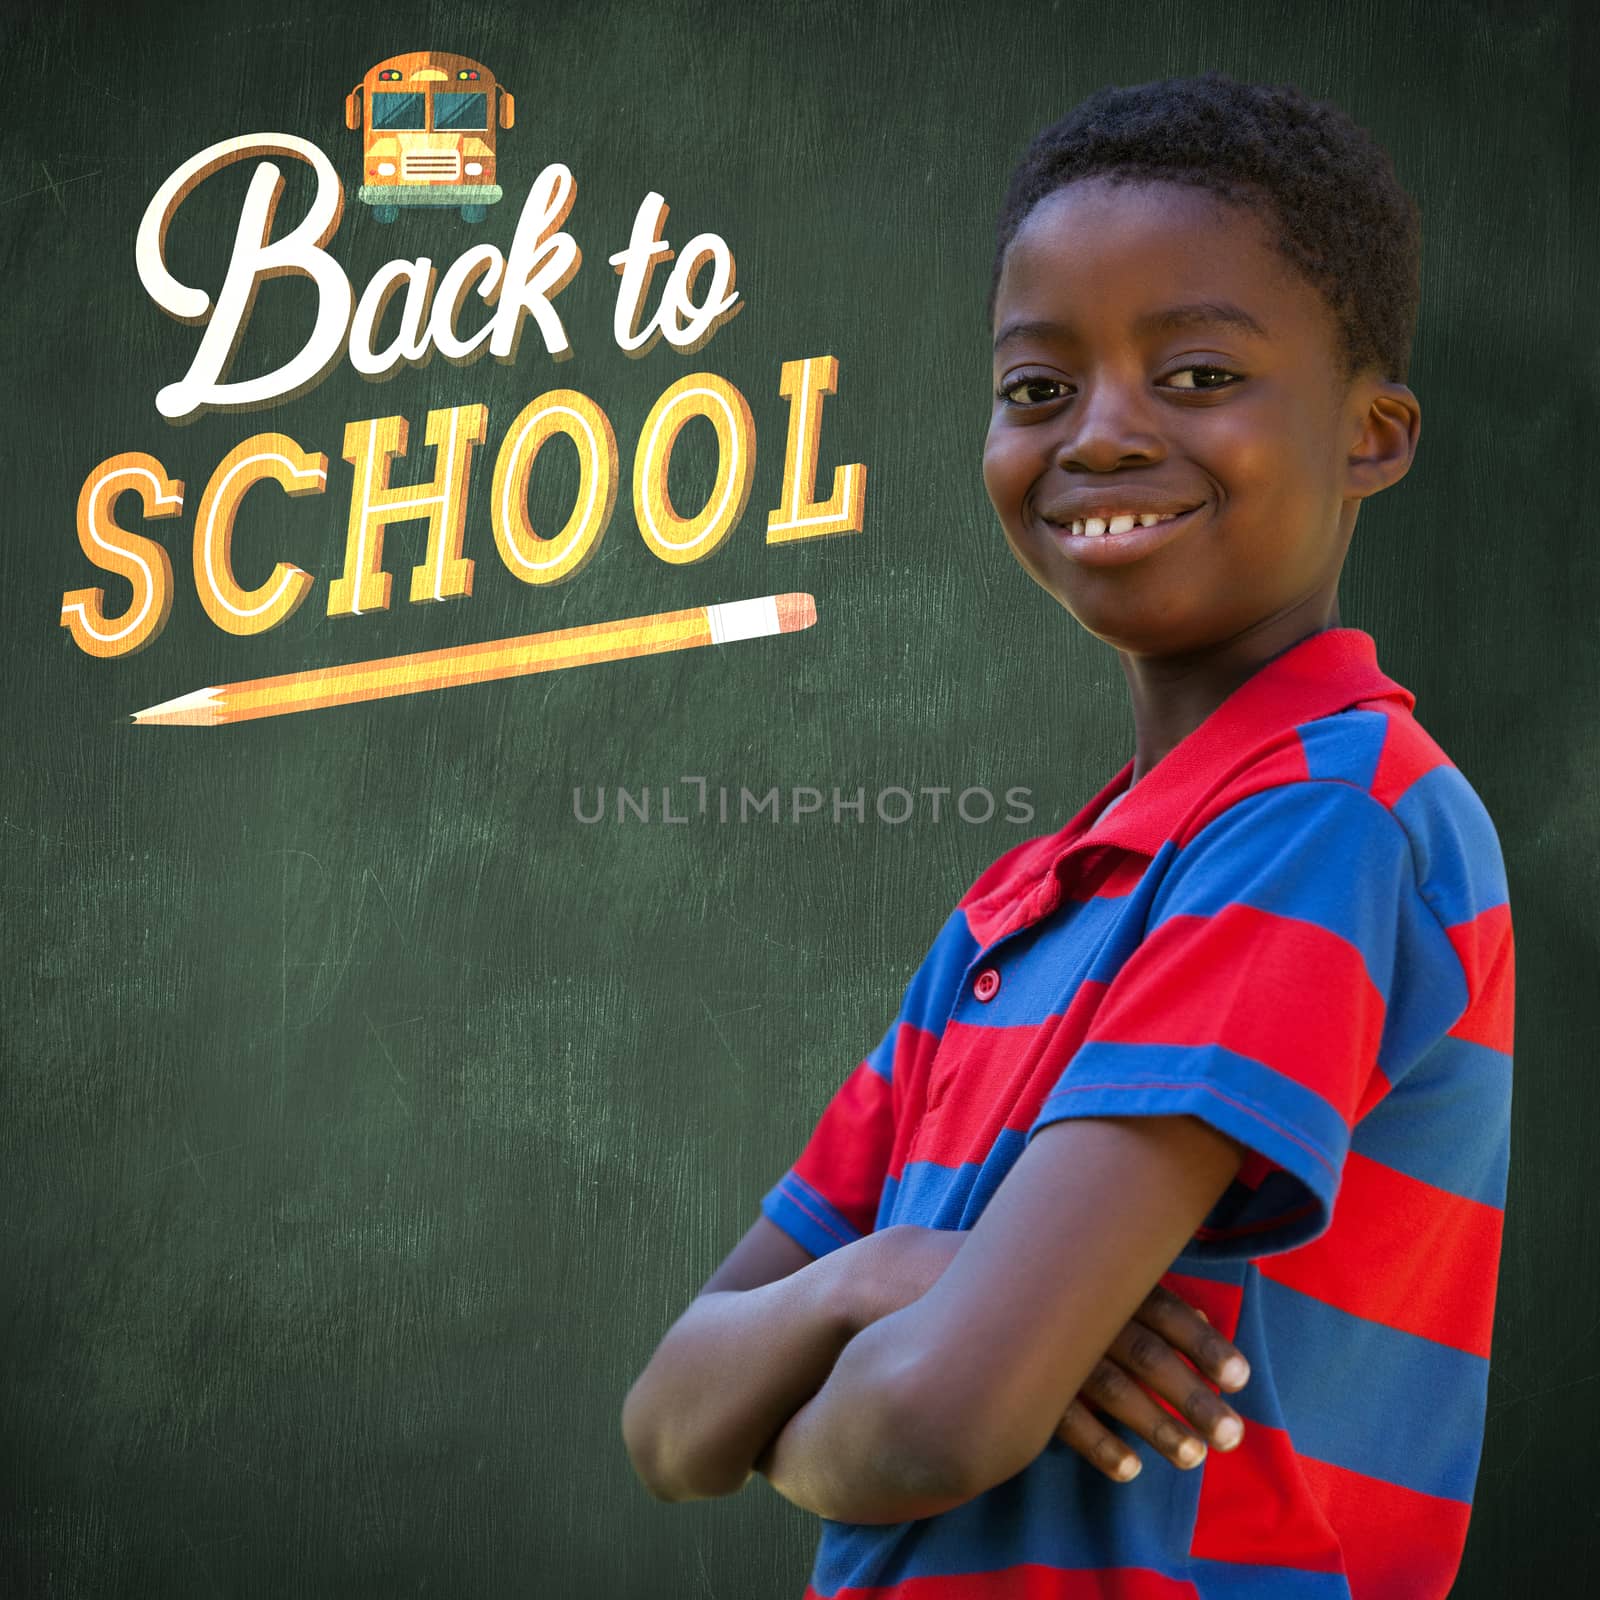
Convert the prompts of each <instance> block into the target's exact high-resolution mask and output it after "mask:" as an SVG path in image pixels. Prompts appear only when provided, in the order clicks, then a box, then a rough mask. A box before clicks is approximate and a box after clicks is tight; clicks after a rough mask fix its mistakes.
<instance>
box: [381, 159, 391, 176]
mask: <svg viewBox="0 0 1600 1600" xmlns="http://www.w3.org/2000/svg"><path fill="white" fill-rule="evenodd" d="M378 176H379V177H380V178H392V177H393V176H394V162H392V161H380V162H379V163H378Z"/></svg>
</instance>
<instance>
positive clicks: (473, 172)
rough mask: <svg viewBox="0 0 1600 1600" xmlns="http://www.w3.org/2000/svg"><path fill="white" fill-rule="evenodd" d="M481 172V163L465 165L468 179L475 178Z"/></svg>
mask: <svg viewBox="0 0 1600 1600" xmlns="http://www.w3.org/2000/svg"><path fill="white" fill-rule="evenodd" d="M482 171H483V163H482V162H481V161H469V162H468V163H467V166H466V173H467V176H468V177H469V178H476V177H477V176H478V174H479V173H481V172H482Z"/></svg>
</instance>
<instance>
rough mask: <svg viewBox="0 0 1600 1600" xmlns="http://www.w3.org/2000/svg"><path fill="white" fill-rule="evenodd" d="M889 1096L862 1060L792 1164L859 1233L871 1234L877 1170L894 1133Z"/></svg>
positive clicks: (878, 1193)
mask: <svg viewBox="0 0 1600 1600" xmlns="http://www.w3.org/2000/svg"><path fill="white" fill-rule="evenodd" d="M892 1098H893V1096H892V1091H891V1090H890V1087H889V1085H888V1084H887V1083H885V1082H884V1081H883V1079H882V1078H880V1077H879V1076H878V1074H877V1073H876V1072H874V1071H873V1070H872V1068H871V1067H870V1066H869V1065H868V1064H867V1063H866V1062H865V1061H863V1062H862V1063H861V1064H860V1065H859V1066H858V1067H857V1068H856V1069H855V1071H854V1072H852V1073H851V1074H850V1076H849V1077H848V1078H846V1079H845V1081H844V1082H843V1083H842V1084H841V1085H840V1086H839V1090H838V1092H837V1093H836V1094H835V1095H834V1097H833V1098H832V1100H830V1101H829V1102H828V1105H827V1108H826V1109H825V1110H824V1111H823V1113H822V1115H821V1117H819V1118H818V1120H817V1125H816V1130H815V1132H814V1133H813V1134H812V1136H811V1138H810V1139H809V1140H808V1141H807V1143H806V1147H805V1149H804V1150H803V1151H802V1152H801V1154H800V1159H799V1160H798V1161H796V1162H795V1164H794V1172H795V1175H796V1176H797V1177H799V1178H801V1179H803V1180H804V1181H805V1182H806V1183H807V1184H809V1185H810V1187H811V1188H813V1189H815V1190H816V1191H817V1193H818V1194H820V1195H822V1196H823V1197H824V1198H825V1199H826V1200H827V1201H828V1202H829V1203H830V1204H831V1205H832V1206H833V1208H834V1209H835V1210H836V1211H838V1212H839V1213H840V1214H841V1215H842V1216H844V1217H845V1218H846V1219H847V1220H848V1221H849V1222H850V1224H851V1226H852V1227H853V1228H855V1230H856V1231H857V1232H858V1233H870V1232H871V1231H872V1225H873V1223H874V1221H876V1219H877V1215H878V1202H879V1199H880V1198H881V1196H882V1183H881V1181H880V1179H879V1176H878V1175H879V1174H880V1173H882V1171H883V1169H884V1165H885V1163H886V1162H887V1161H888V1159H889V1147H890V1142H891V1141H892V1140H893V1138H894V1114H893V1107H892ZM796 1203H797V1204H798V1202H796Z"/></svg>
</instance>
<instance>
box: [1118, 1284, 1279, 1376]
mask: <svg viewBox="0 0 1600 1600" xmlns="http://www.w3.org/2000/svg"><path fill="white" fill-rule="evenodd" d="M1134 1316H1135V1318H1136V1319H1137V1320H1138V1321H1140V1322H1142V1323H1144V1324H1145V1326H1146V1327H1149V1328H1154V1329H1155V1331H1156V1332H1157V1333H1159V1334H1160V1335H1161V1337H1162V1338H1163V1339H1165V1340H1166V1341H1167V1343H1168V1344H1169V1345H1171V1346H1172V1348H1173V1349H1174V1350H1177V1351H1179V1352H1181V1353H1182V1354H1183V1355H1186V1356H1187V1357H1188V1358H1189V1359H1190V1360H1191V1361H1192V1362H1194V1364H1195V1365H1196V1366H1197V1367H1198V1368H1199V1369H1200V1370H1201V1371H1202V1372H1203V1373H1205V1375H1206V1376H1207V1377H1208V1378H1210V1380H1211V1381H1212V1382H1213V1383H1214V1384H1216V1385H1218V1386H1219V1387H1220V1388H1223V1389H1228V1390H1233V1389H1242V1388H1243V1387H1244V1386H1245V1384H1246V1383H1248V1382H1249V1381H1250V1363H1249V1362H1248V1361H1246V1360H1245V1358H1244V1356H1243V1355H1242V1354H1241V1353H1240V1351H1238V1350H1237V1349H1236V1348H1235V1347H1234V1346H1233V1345H1231V1344H1229V1343H1228V1341H1227V1340H1226V1339H1224V1338H1223V1337H1222V1335H1221V1334H1220V1333H1218V1332H1217V1330H1216V1329H1215V1328H1214V1327H1212V1325H1211V1320H1210V1318H1208V1317H1207V1316H1206V1314H1205V1313H1204V1312H1203V1311H1197V1310H1195V1308H1194V1307H1193V1306H1191V1305H1190V1304H1189V1302H1188V1301H1187V1300H1184V1299H1181V1298H1180V1297H1179V1296H1178V1295H1175V1294H1174V1293H1173V1292H1172V1291H1171V1290H1170V1289H1164V1288H1162V1287H1161V1286H1160V1285H1157V1286H1156V1288H1154V1289H1152V1290H1151V1291H1150V1293H1149V1294H1148V1295H1147V1296H1146V1297H1145V1302H1144V1304H1143V1305H1142V1306H1140V1307H1139V1309H1138V1310H1137V1311H1136V1312H1135V1313H1134Z"/></svg>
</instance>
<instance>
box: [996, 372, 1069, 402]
mask: <svg viewBox="0 0 1600 1600" xmlns="http://www.w3.org/2000/svg"><path fill="white" fill-rule="evenodd" d="M1064 388H1065V385H1064V384H1063V383H1061V382H1060V380H1059V379H1056V378H1041V377H1037V376H1035V377H1024V378H1013V379H1012V380H1011V382H1010V383H1008V384H1007V385H1006V386H1005V387H1004V388H1003V389H1002V390H1001V391H1000V398H1001V399H1002V400H1007V401H1009V402H1010V403H1011V404H1012V405H1014V406H1028V405H1043V404H1044V403H1046V402H1047V401H1050V400H1059V399H1060V398H1061V393H1062V391H1063V389H1064Z"/></svg>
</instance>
